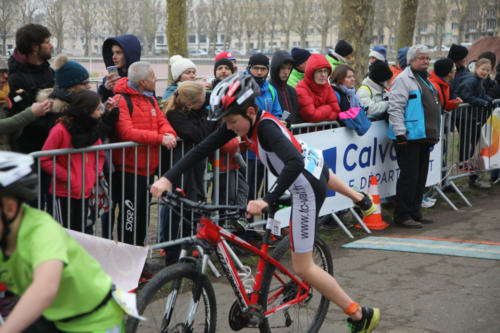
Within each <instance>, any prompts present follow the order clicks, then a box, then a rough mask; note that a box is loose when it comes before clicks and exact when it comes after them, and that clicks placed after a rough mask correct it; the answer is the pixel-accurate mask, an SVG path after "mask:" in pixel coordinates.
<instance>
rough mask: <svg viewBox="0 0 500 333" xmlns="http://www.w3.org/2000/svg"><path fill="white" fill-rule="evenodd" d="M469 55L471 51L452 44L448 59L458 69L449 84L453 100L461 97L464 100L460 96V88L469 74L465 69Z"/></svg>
mask: <svg viewBox="0 0 500 333" xmlns="http://www.w3.org/2000/svg"><path fill="white" fill-rule="evenodd" d="M467 54H469V50H467V48H466V47H465V46H462V45H457V44H451V46H450V50H449V51H448V58H450V59H451V60H453V62H454V63H455V68H456V69H457V70H456V73H455V77H454V78H453V80H451V81H450V82H449V83H450V94H451V98H455V97H456V96H459V97H461V98H462V99H463V96H460V95H459V94H458V87H459V86H460V84H461V83H462V80H463V79H464V77H465V75H466V74H467V73H469V72H468V71H467V69H466V68H465V58H466V57H467Z"/></svg>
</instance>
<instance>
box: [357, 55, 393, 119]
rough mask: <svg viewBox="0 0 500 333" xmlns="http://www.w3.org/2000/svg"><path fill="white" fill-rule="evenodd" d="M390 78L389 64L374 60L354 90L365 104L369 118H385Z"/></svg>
mask: <svg viewBox="0 0 500 333" xmlns="http://www.w3.org/2000/svg"><path fill="white" fill-rule="evenodd" d="M391 78H392V71H391V69H390V68H389V66H388V65H387V64H386V63H385V62H383V61H380V60H376V61H375V62H374V63H373V64H372V65H371V69H370V73H368V76H367V77H366V78H365V79H364V80H363V82H362V84H361V86H360V87H359V88H358V91H356V95H357V96H358V98H359V99H360V100H361V103H362V104H363V106H365V110H366V115H367V116H368V118H369V119H370V120H377V119H386V118H387V109H388V108H389V91H387V86H388V82H389V80H390V79H391Z"/></svg>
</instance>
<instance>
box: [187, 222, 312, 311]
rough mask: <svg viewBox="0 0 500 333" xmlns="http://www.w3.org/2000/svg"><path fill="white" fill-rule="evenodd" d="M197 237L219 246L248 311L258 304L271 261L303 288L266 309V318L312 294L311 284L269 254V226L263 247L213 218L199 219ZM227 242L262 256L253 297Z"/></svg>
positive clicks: (221, 257) (219, 252) (220, 254)
mask: <svg viewBox="0 0 500 333" xmlns="http://www.w3.org/2000/svg"><path fill="white" fill-rule="evenodd" d="M196 237H197V238H198V239H203V240H205V241H207V242H208V243H210V244H211V245H212V246H214V247H215V248H216V252H217V257H218V259H219V262H220V264H221V265H222V267H223V268H224V272H225V275H226V277H227V279H228V280H229V282H230V283H231V286H232V288H233V290H234V293H235V294H236V296H237V297H238V300H239V302H240V305H241V307H242V310H243V311H245V310H248V309H249V308H250V307H252V306H257V305H258V303H257V302H258V298H259V294H260V288H261V284H262V277H263V274H264V268H265V265H266V263H270V264H271V265H273V266H276V268H278V269H279V270H280V271H281V272H282V273H283V274H286V275H287V276H288V277H290V278H291V279H292V280H293V281H294V282H295V283H296V284H297V285H298V287H299V288H298V292H297V295H296V296H295V298H294V299H292V300H290V301H288V302H286V303H284V304H280V305H278V306H276V307H274V308H272V309H267V310H266V311H265V312H264V315H265V317H266V318H267V317H269V316H271V315H273V314H274V313H276V312H278V311H280V310H285V309H286V308H288V307H290V306H292V305H294V304H297V303H300V302H302V301H304V300H305V299H306V298H307V297H308V295H309V291H310V287H309V286H308V285H307V284H306V283H305V282H303V281H300V280H299V279H297V277H295V276H294V275H293V274H292V273H290V271H288V270H287V269H286V268H285V267H283V266H282V265H281V264H280V263H279V262H278V261H276V260H275V259H274V258H272V257H271V256H269V255H268V249H269V245H268V240H269V237H270V230H269V229H266V233H265V236H264V241H263V242H262V246H261V248H260V249H258V248H256V247H255V246H253V245H251V244H249V243H248V242H246V241H245V240H243V239H241V238H239V237H237V236H236V235H234V234H232V233H231V232H229V231H228V230H226V229H224V228H222V227H220V226H218V225H216V224H215V223H214V222H212V221H211V220H210V219H208V218H205V217H203V218H201V220H200V222H199V225H198V232H197V235H196ZM226 241H229V242H231V243H235V244H237V245H239V246H241V247H243V248H245V249H247V250H248V251H251V252H252V253H254V254H256V255H258V256H259V261H258V263H257V270H256V272H255V283H254V284H253V287H252V293H251V295H250V297H249V296H248V295H247V292H246V290H245V287H244V285H243V282H242V281H241V279H240V277H239V275H238V271H237V269H236V266H235V263H234V261H233V259H232V256H231V254H230V251H229V249H228V246H227V245H226V244H227V243H226ZM231 252H232V251H231ZM274 275H275V277H276V278H277V279H278V280H279V281H281V282H283V280H282V279H281V278H280V277H279V276H278V275H277V274H276V273H274ZM283 289H284V288H279V289H278V290H277V291H276V292H275V293H273V294H272V295H271V296H270V298H271V299H275V298H276V297H278V296H279V294H280V293H281V292H282V291H283Z"/></svg>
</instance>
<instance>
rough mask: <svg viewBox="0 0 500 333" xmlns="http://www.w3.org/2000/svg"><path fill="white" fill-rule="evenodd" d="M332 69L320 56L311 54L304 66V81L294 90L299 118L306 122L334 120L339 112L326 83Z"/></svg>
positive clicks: (336, 102)
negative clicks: (297, 102)
mask: <svg viewBox="0 0 500 333" xmlns="http://www.w3.org/2000/svg"><path fill="white" fill-rule="evenodd" d="M331 71H332V68H331V66H330V63H329V62H328V60H326V58H325V57H324V56H323V55H321V54H313V55H311V57H310V58H309V60H308V62H307V66H306V73H305V77H304V80H302V81H300V82H299V83H298V84H297V87H296V88H295V91H296V92H297V98H298V101H299V112H300V116H301V118H302V119H303V120H304V121H306V122H315V123H316V122H321V121H332V120H336V119H337V117H338V114H339V112H340V107H339V103H338V101H337V96H335V93H334V92H333V89H332V87H331V86H330V84H329V83H328V77H329V76H330V74H331Z"/></svg>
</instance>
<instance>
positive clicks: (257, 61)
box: [248, 53, 269, 69]
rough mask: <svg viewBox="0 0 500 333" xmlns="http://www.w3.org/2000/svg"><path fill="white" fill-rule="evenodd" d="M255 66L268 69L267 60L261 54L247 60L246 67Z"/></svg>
mask: <svg viewBox="0 0 500 333" xmlns="http://www.w3.org/2000/svg"><path fill="white" fill-rule="evenodd" d="M255 65H262V66H266V67H267V69H269V58H268V57H266V56H265V55H264V54H262V53H257V54H254V55H253V56H251V57H250V59H248V67H252V66H255Z"/></svg>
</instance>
